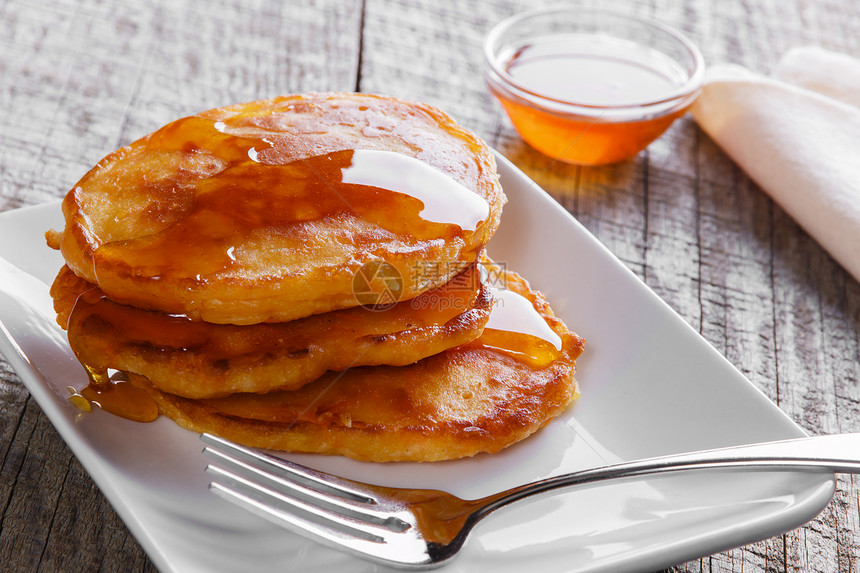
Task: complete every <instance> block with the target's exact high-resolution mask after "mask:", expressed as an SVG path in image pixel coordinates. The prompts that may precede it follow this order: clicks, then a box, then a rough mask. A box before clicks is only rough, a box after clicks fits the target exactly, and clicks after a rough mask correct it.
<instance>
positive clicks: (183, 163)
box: [49, 93, 505, 324]
mask: <svg viewBox="0 0 860 573" xmlns="http://www.w3.org/2000/svg"><path fill="white" fill-rule="evenodd" d="M416 160H419V161H416ZM428 170H429V171H428ZM504 202H505V197H504V193H503V192H502V189H501V186H500V185H499V183H498V180H497V174H496V169H495V161H494V158H493V156H492V154H491V152H490V150H489V149H488V148H487V146H486V145H485V144H484V143H483V142H482V141H481V140H480V139H478V138H477V137H476V136H474V135H472V134H471V133H469V132H468V131H466V130H464V129H463V128H461V127H460V126H458V125H457V124H456V123H455V122H454V120H452V119H451V118H450V117H448V116H447V115H446V114H444V113H442V112H441V111H439V110H437V109H435V108H433V107H431V106H428V105H425V104H420V103H412V102H406V101H402V100H398V99H394V98H389V97H381V96H371V95H365V94H352V93H319V94H307V95H292V96H285V97H279V98H275V99H271V100H263V101H257V102H251V103H246V104H240V105H233V106H228V107H223V108H218V109H213V110H209V111H206V112H203V113H200V114H198V115H195V116H191V117H187V118H183V119H180V120H177V121H175V122H173V123H170V124H168V125H166V126H164V127H163V128H161V129H159V130H158V131H156V132H154V133H152V134H150V135H147V136H146V137H143V138H142V139H139V140H137V141H135V142H134V143H132V144H130V145H128V146H126V147H123V148H122V149H119V150H118V151H116V152H114V153H112V154H110V155H108V156H107V157H105V158H104V159H103V160H102V161H100V162H99V164H98V165H96V166H95V167H94V168H93V169H92V170H91V171H90V172H89V173H87V174H86V175H85V176H84V177H83V178H82V179H81V180H80V181H79V182H78V183H77V184H76V185H75V186H74V187H73V188H72V189H71V191H69V193H68V194H67V195H66V198H65V200H64V202H63V213H64V215H65V220H66V224H65V229H64V230H63V232H62V236H61V237H60V236H57V234H54V236H52V237H49V243H57V242H59V243H60V246H61V251H62V253H63V256H64V258H65V259H66V262H67V264H68V266H69V267H70V268H71V269H72V270H73V271H74V272H75V274H77V275H79V276H81V277H83V278H84V279H86V280H87V281H89V282H91V283H94V284H97V285H98V286H99V288H100V289H101V290H102V291H104V293H105V294H106V295H107V296H108V297H110V298H111V299H112V300H115V301H117V302H121V303H124V304H129V305H133V306H137V307H140V308H145V309H151V310H157V311H161V312H165V313H169V314H182V315H185V316H188V317H189V318H191V319H193V320H204V321H207V322H214V323H233V324H253V323H259V322H281V321H288V320H293V319H297V318H301V317H305V316H308V315H311V314H316V313H321V312H327V311H331V310H335V309H340V308H348V307H353V306H356V304H357V302H356V298H355V296H354V295H353V284H352V281H353V277H354V275H355V274H356V272H358V271H359V270H360V269H361V268H362V266H363V265H365V264H367V263H370V262H372V261H385V262H387V263H388V264H390V265H393V267H394V268H396V269H397V271H399V272H400V274H401V275H402V278H403V284H402V292H400V293H399V299H400V300H406V299H409V298H412V297H414V296H417V295H418V294H420V293H422V292H426V291H428V290H431V289H433V288H436V287H438V286H440V285H442V284H444V283H445V282H447V281H448V280H450V279H451V278H452V277H453V276H454V275H455V274H456V273H457V272H459V271H460V270H462V269H463V268H464V267H465V266H466V265H468V264H469V263H471V262H473V261H475V260H476V259H477V257H478V253H479V252H480V250H481V249H482V248H483V246H484V245H485V244H486V243H487V241H489V239H490V237H491V236H492V234H493V232H494V231H495V229H496V227H497V226H498V223H499V217H500V215H501V210H502V206H503V204H504ZM429 261H444V262H445V263H446V269H445V272H444V273H441V274H439V275H438V276H435V277H433V278H432V280H429V279H427V277H423V278H419V277H417V276H416V273H415V272H414V271H415V269H416V268H417V267H418V266H420V264H422V263H426V262H429Z"/></svg>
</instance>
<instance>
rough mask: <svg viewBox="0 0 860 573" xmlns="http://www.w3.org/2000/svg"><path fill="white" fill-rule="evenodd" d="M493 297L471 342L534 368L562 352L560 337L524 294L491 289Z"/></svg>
mask: <svg viewBox="0 0 860 573" xmlns="http://www.w3.org/2000/svg"><path fill="white" fill-rule="evenodd" d="M492 292H493V296H494V297H495V299H496V302H495V304H494V305H493V310H492V311H491V312H490V320H489V322H487V325H486V327H484V332H483V334H481V336H480V338H478V339H477V340H476V341H475V342H473V343H471V345H472V346H477V347H483V348H488V349H490V350H493V351H496V352H501V353H502V354H507V355H508V356H511V357H513V358H515V359H517V360H518V361H520V362H522V363H524V364H527V365H528V366H531V367H534V368H544V367H546V366H549V364H551V363H552V362H553V361H554V360H557V359H558V358H559V356H560V355H561V350H562V340H561V337H560V336H559V335H558V333H557V332H555V331H554V330H553V329H552V328H551V327H550V325H549V324H548V323H547V321H546V319H544V317H543V316H541V315H540V313H539V312H538V311H537V310H536V309H535V307H534V305H533V304H532V302H531V301H530V300H529V299H527V298H526V297H524V296H522V295H521V294H518V293H516V292H514V291H511V290H503V289H498V288H493V289H492Z"/></svg>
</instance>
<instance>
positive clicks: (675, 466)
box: [475, 433, 860, 518]
mask: <svg viewBox="0 0 860 573" xmlns="http://www.w3.org/2000/svg"><path fill="white" fill-rule="evenodd" d="M728 467H743V468H823V469H827V470H830V471H832V472H834V473H860V433H854V434H834V435H830V436H814V437H809V438H797V439H792V440H781V441H775V442H761V443H757V444H750V445H745V446H732V447H727V448H719V449H714V450H702V451H697V452H689V453H683V454H674V455H668V456H661V457H657V458H649V459H644V460H637V461H632V462H624V463H619V464H614V465H609V466H603V467H598V468H593V469H588V470H583V471H579V472H574V473H569V474H564V475H560V476H554V477H550V478H547V479H543V480H540V481H536V482H532V483H530V484H526V485H523V486H519V487H515V488H512V489H509V490H507V491H505V492H502V493H500V494H496V495H494V496H490V497H488V498H484V501H485V502H486V504H485V505H483V504H482V505H483V507H482V508H481V510H479V511H478V512H476V513H477V514H478V515H475V517H477V518H480V517H483V516H484V515H486V514H487V513H489V512H491V511H493V510H495V509H498V508H499V507H502V506H504V505H507V504H509V503H513V502H514V501H518V500H520V499H524V498H526V497H531V496H533V495H537V494H539V493H544V492H547V491H550V490H555V489H559V488H564V487H569V486H574V485H581V484H587V483H594V482H599V481H604V480H608V479H614V478H621V477H634V476H642V475H653V474H661V473H668V472H677V471H682V470H697V469H706V468H728Z"/></svg>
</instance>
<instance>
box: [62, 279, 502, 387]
mask: <svg viewBox="0 0 860 573" xmlns="http://www.w3.org/2000/svg"><path fill="white" fill-rule="evenodd" d="M479 275H480V273H479V269H478V268H477V264H475V263H473V264H472V265H469V266H468V267H467V268H466V269H465V270H464V271H462V272H461V273H460V274H458V275H457V276H456V277H454V279H452V280H451V281H450V282H448V283H446V284H444V285H442V286H441V287H439V288H437V289H434V290H432V291H429V292H426V293H424V294H422V295H420V296H419V297H417V298H414V299H411V300H408V301H402V302H400V303H397V304H394V305H393V306H390V307H388V308H385V309H384V310H380V309H377V308H365V307H363V306H359V307H354V308H350V309H343V310H337V311H332V312H328V313H323V314H317V315H313V316H310V317H306V318H303V319H298V320H294V321H290V322H285V323H261V324H253V325H243V326H237V325H231V324H212V323H206V322H195V321H191V320H189V319H188V318H187V317H184V316H176V315H167V314H164V313H161V312H156V311H149V310H143V309H139V308H136V307H132V306H127V305H122V304H119V303H116V302H114V301H112V300H110V299H109V298H107V297H106V296H105V295H104V293H103V292H102V291H101V290H100V289H99V288H98V287H96V286H95V285H93V284H92V283H89V282H87V281H85V280H84V279H82V278H80V277H78V276H77V275H75V274H74V273H73V272H72V271H71V270H70V269H69V268H68V267H63V268H62V269H61V270H60V273H59V274H58V275H57V278H56V279H55V281H54V284H53V285H52V287H51V296H52V297H53V299H54V308H55V310H56V311H57V322H58V323H59V324H60V326H62V327H63V328H65V329H67V330H68V337H69V345H70V346H71V348H72V350H73V351H74V353H75V355H76V356H77V357H78V359H79V360H80V361H81V363H83V364H85V365H86V366H87V368H88V369H89V370H90V371H93V372H105V371H106V370H108V369H115V370H121V371H126V372H134V373H136V374H140V375H143V376H145V377H147V378H148V379H149V380H150V381H151V382H152V384H154V385H155V386H156V387H158V388H159V389H160V390H162V391H164V392H169V393H172V394H176V395H179V396H184V397H188V398H208V397H214V396H223V395H226V394H232V393H234V392H268V391H270V390H273V389H275V388H279V389H282V390H291V389H296V388H300V387H302V386H303V385H305V384H307V383H309V382H312V381H314V380H316V379H317V378H319V377H320V376H322V375H323V374H325V372H326V371H328V370H332V371H340V370H344V369H346V368H349V367H352V366H363V365H376V364H390V365H405V364H412V363H414V362H416V361H418V360H420V359H422V358H425V357H427V356H430V355H432V354H436V353H438V352H442V351H443V350H446V349H448V348H451V347H454V346H458V345H460V344H464V343H466V342H469V341H472V340H474V339H476V338H477V337H478V336H480V335H481V332H482V331H483V329H484V326H485V324H486V323H487V321H488V320H489V317H490V307H491V304H492V295H491V294H490V292H489V287H488V286H486V285H484V284H483V283H482V281H481V279H480V276H479Z"/></svg>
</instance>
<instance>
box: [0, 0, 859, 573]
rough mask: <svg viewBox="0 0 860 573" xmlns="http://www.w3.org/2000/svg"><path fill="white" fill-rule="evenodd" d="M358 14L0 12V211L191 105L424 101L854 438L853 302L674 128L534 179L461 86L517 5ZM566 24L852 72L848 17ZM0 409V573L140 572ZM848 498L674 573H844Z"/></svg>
mask: <svg viewBox="0 0 860 573" xmlns="http://www.w3.org/2000/svg"><path fill="white" fill-rule="evenodd" d="M545 3H549V2H545ZM362 4H363V3H362V2H361V1H360V0H354V1H352V2H348V3H341V2H336V1H334V0H331V1H325V2H314V1H308V2H301V3H277V2H263V1H257V2H238V1H236V0H219V1H216V2H210V3H191V2H159V3H133V2H130V1H129V0H115V1H111V2H103V3H102V2H96V1H94V0H79V1H75V0H66V1H63V2H60V1H57V2H44V3H41V4H36V3H28V2H24V1H23V0H6V2H5V3H4V4H2V5H0V108H2V109H3V110H4V113H3V114H0V209H8V208H13V207H17V206H21V205H25V204H32V203H38V202H41V201H46V200H48V199H51V198H55V197H59V196H61V195H62V194H63V193H64V192H65V190H66V189H67V188H68V187H69V186H70V185H71V184H73V183H74V181H75V180H76V179H77V178H78V177H79V176H80V175H82V174H83V173H84V172H85V171H86V169H88V168H89V167H90V166H91V165H92V164H93V163H95V162H96V161H97V160H98V159H99V158H101V157H102V156H103V155H104V154H105V153H107V152H109V151H111V150H112V149H114V148H116V147H118V146H119V145H122V144H124V143H127V142H129V141H131V140H132V139H134V138H136V137H139V136H140V135H143V134H145V133H147V132H148V131H151V130H152V129H154V128H156V127H158V126H159V125H161V124H163V123H165V122H166V121H169V120H171V119H173V118H175V117H178V116H180V115H184V114H187V113H192V112H194V111H198V110H200V109H205V108H207V107H212V106H216V105H223V104H225V103H230V102H236V101H243V100H250V99H256V98H259V97H268V96H272V95H277V94H279V93H284V92H291V91H304V90H312V89H354V88H356V87H357V88H360V89H361V90H362V91H369V92H383V93H388V94H392V95H399V96H403V97H408V98H414V99H420V100H424V101H427V102H429V103H432V104H435V105H438V106H439V107H441V108H443V109H445V110H447V111H448V112H449V113H451V114H452V115H454V116H455V117H456V118H457V119H458V120H459V121H461V122H462V123H463V124H465V125H466V126H467V127H469V128H471V129H474V130H476V131H477V132H478V133H479V134H481V135H482V136H483V137H485V138H486V139H487V141H488V142H489V143H490V144H491V145H493V146H495V147H497V148H498V149H500V150H501V151H502V152H503V153H504V154H505V155H506V156H508V157H509V158H511V159H512V160H513V161H514V162H515V163H516V164H517V165H518V166H520V167H521V168H522V169H523V170H524V171H526V173H527V174H528V175H530V176H531V177H532V178H533V179H535V180H536V181H537V182H538V183H539V184H540V185H541V186H543V187H544V188H545V189H547V191H549V192H550V193H551V194H552V195H553V196H554V197H555V198H556V199H557V200H558V201H559V202H560V203H561V204H562V205H564V206H565V207H566V208H567V209H568V210H570V211H571V212H573V213H574V214H576V215H577V216H578V217H579V219H580V220H581V221H582V222H583V223H584V224H585V225H586V226H587V227H588V228H589V229H590V230H591V231H592V232H593V233H594V234H595V235H596V236H597V237H598V238H599V239H600V240H601V241H603V242H604V243H605V244H606V245H607V246H608V247H609V248H610V249H611V250H612V251H613V252H615V253H616V254H617V255H618V256H619V258H621V260H622V261H624V263H625V264H627V265H628V266H629V267H630V268H631V269H632V270H633V271H634V272H635V273H636V274H637V275H638V276H640V277H641V278H643V279H644V280H645V281H646V282H647V283H648V284H649V285H650V286H651V287H652V288H653V289H655V290H656V291H657V292H658V293H659V294H660V295H661V296H662V297H663V298H664V299H665V300H667V302H668V303H669V304H670V305H671V306H672V307H673V308H675V309H676V310H677V311H678V312H679V313H680V314H681V315H682V316H683V317H684V318H685V319H686V320H687V321H688V322H689V323H690V324H691V325H693V326H694V327H695V328H697V329H699V330H700V332H702V334H703V335H704V336H705V337H706V338H707V339H708V340H709V341H710V342H711V343H712V344H713V345H714V346H715V347H716V348H717V349H718V350H720V351H721V352H723V353H724V354H725V355H726V356H727V357H728V358H729V360H730V361H731V362H733V363H734V364H735V365H736V366H738V368H740V369H741V371H743V372H744V373H745V374H746V375H747V376H748V377H749V378H750V380H751V381H752V382H753V383H754V384H756V385H757V386H758V387H759V388H761V389H762V390H763V391H764V392H765V393H766V394H767V395H768V396H769V397H771V398H772V399H773V400H774V401H776V402H777V403H778V404H779V405H780V407H782V408H783V409H784V410H785V411H786V412H787V413H788V414H789V415H791V416H792V417H793V418H794V419H795V420H797V421H798V422H799V423H801V425H803V426H804V427H806V428H807V429H808V430H809V431H811V432H815V433H822V432H837V431H858V430H860V384H858V378H860V366H858V363H860V343H858V332H860V286H858V284H857V283H856V281H854V280H853V279H851V278H850V277H848V276H847V275H846V274H845V272H844V271H843V270H842V269H841V268H839V267H838V266H837V265H835V263H833V261H832V260H831V259H830V258H829V257H828V256H827V255H826V253H824V252H823V251H822V250H821V249H820V248H818V246H817V245H815V243H814V242H813V241H812V240H811V239H809V237H808V236H806V235H805V233H803V231H802V230H800V229H799V228H798V227H797V226H796V225H794V223H793V222H792V221H791V220H790V219H788V217H787V216H786V215H785V214H784V213H783V212H782V211H781V210H780V209H779V208H778V207H777V206H774V205H773V204H772V202H770V200H769V199H768V198H767V197H766V195H764V194H763V193H762V192H761V190H759V189H758V188H757V187H756V186H755V185H754V184H753V183H751V182H750V181H749V179H748V178H746V177H745V176H744V175H743V173H741V172H740V171H739V170H738V169H737V168H736V167H735V166H734V165H733V164H732V162H731V161H730V160H729V159H728V158H727V157H726V156H725V155H724V154H722V153H721V152H720V151H719V149H718V148H716V146H715V145H714V144H713V142H711V141H710V140H709V139H708V138H707V137H706V136H704V135H702V134H700V132H699V131H698V129H697V128H696V127H695V125H694V124H693V123H692V122H691V121H690V120H684V121H682V122H679V123H678V124H676V125H675V126H674V127H673V128H672V130H670V132H668V133H667V134H666V135H665V136H664V137H663V138H661V139H660V140H659V141H657V142H656V143H655V144H654V145H652V146H651V148H650V149H649V150H648V152H647V153H645V154H643V155H641V156H640V157H638V158H636V159H635V160H633V161H630V162H626V163H623V164H620V165H618V166H610V167H605V168H579V167H571V166H564V165H560V164H557V163H553V162H551V161H549V160H547V159H546V158H545V157H543V156H541V155H540V154H538V153H536V152H534V151H533V150H531V149H530V148H528V147H527V146H525V145H524V144H523V143H522V142H521V141H520V140H519V138H518V137H517V136H516V134H515V133H514V132H513V130H512V129H511V127H510V125H509V123H508V122H507V120H506V118H505V117H504V115H503V114H502V112H501V110H500V109H499V107H498V106H497V105H496V104H495V102H493V101H492V98H491V97H490V96H489V95H488V94H487V93H486V90H485V89H484V86H483V80H482V78H481V54H480V44H481V41H482V38H483V36H484V34H485V33H486V32H487V31H488V30H489V28H490V27H491V26H492V24H493V23H495V22H496V21H498V20H500V19H501V18H503V17H504V16H507V15H509V14H512V13H514V12H517V11H520V10H522V9H525V8H528V7H532V6H534V5H535V4H534V3H533V2H527V1H525V0H516V1H499V2H482V1H478V0H469V1H466V2H460V3H437V2H432V1H430V0H421V1H415V0H398V1H393V0H392V1H387V0H386V1H382V0H366V6H365V13H364V14H363V15H362ZM582 5H601V6H605V7H609V8H614V9H617V10H621V11H630V12H635V13H639V14H642V15H646V16H651V17H655V18H658V19H660V20H662V21H664V22H667V23H669V24H672V25H675V26H677V27H679V28H681V29H683V30H684V31H685V32H686V33H688V34H689V35H690V37H691V38H692V39H693V40H694V41H696V42H697V43H698V44H699V45H700V46H701V47H702V49H703V51H704V52H705V55H706V58H707V60H708V61H709V62H711V63H715V62H723V61H730V62H736V63H740V64H743V65H746V66H749V67H750V68H753V69H756V70H759V71H763V72H767V71H769V70H770V69H772V68H773V66H774V64H775V63H776V61H777V59H778V58H779V56H780V55H781V54H782V53H783V52H784V51H785V50H787V49H788V48H790V47H793V46H796V45H802V44H807V43H815V44H819V45H823V46H824V47H828V48H831V49H837V50H843V51H847V52H849V53H854V54H855V55H860V35H857V34H856V30H857V29H858V28H860V6H858V5H857V4H856V3H852V2H849V1H847V0H825V1H823V2H811V1H808V0H796V1H792V2H768V1H759V2H746V1H742V0H732V1H729V2H720V3H713V2H709V1H707V0H685V1H682V2H678V1H673V0H650V1H649V2H642V3H632V2H629V1H627V0H613V1H610V2H599V1H598V0H591V1H586V2H583V3H582ZM189 22H191V23H193V25H189V24H188V23H189ZM362 25H363V29H362ZM359 53H361V59H360V60H359ZM359 70H360V75H359ZM0 401H2V404H3V408H2V409H0V439H2V442H0V456H2V457H0V460H2V465H0V510H2V512H0V562H2V563H4V566H5V565H6V563H7V560H6V558H7V556H10V558H11V559H13V561H9V563H12V564H13V565H12V570H31V566H33V565H36V566H38V567H41V568H42V570H46V571H48V570H56V569H63V567H62V565H63V564H64V563H67V562H68V561H66V560H68V559H70V558H71V556H73V555H74V554H75V553H74V551H75V549H76V547H77V546H78V545H80V547H81V548H82V549H83V550H84V552H85V553H86V555H84V556H83V557H82V559H83V561H81V562H80V563H82V564H83V568H85V569H97V568H107V569H111V568H118V569H124V568H126V567H125V566H126V565H128V568H129V569H139V568H142V569H144V570H147V569H149V568H151V564H148V562H147V561H146V559H145V557H144V556H143V554H142V552H140V550H139V548H138V547H137V546H136V544H135V543H134V542H133V540H131V539H130V538H129V537H128V535H127V533H126V532H125V529H124V527H123V526H122V525H121V523H120V522H119V521H118V519H117V518H116V516H115V514H114V513H113V512H112V510H111V509H110V508H109V506H107V504H106V503H105V502H104V500H103V498H102V497H101V496H100V494H99V493H98V492H97V491H96V490H95V489H94V488H93V487H92V483H91V481H89V478H87V477H86V476H85V475H84V474H83V473H82V470H81V469H80V467H79V466H78V465H77V462H76V461H74V460H73V459H72V458H71V457H70V454H69V453H68V452H67V451H66V450H65V448H64V446H62V444H61V443H60V441H59V438H58V437H57V435H56V433H55V432H54V431H53V430H52V429H51V428H50V427H49V424H47V422H46V421H45V420H44V419H43V418H42V417H41V416H39V415H38V408H37V407H36V406H35V405H34V404H32V401H28V399H27V395H26V392H25V390H24V389H23V387H22V386H21V384H20V381H18V380H17V379H16V378H15V377H14V375H13V374H12V373H11V371H10V370H9V369H8V366H7V365H6V364H5V363H0ZM40 464H47V465H44V466H40ZM858 484H860V482H858V480H857V478H840V480H839V482H838V491H837V494H836V497H835V499H834V502H833V503H832V504H831V505H830V506H829V507H828V508H827V510H826V511H825V512H824V513H823V514H822V515H821V516H820V517H819V518H817V519H816V520H815V521H813V522H812V523H811V524H809V525H808V526H805V527H803V528H800V529H797V530H795V531H793V532H790V533H789V534H788V535H785V536H779V537H775V538H773V539H770V540H766V541H764V542H761V543H756V544H752V545H749V546H746V547H743V548H739V549H736V550H733V551H727V552H724V553H721V554H717V555H713V556H709V557H705V558H703V559H700V560H696V561H694V562H691V563H687V564H683V565H679V566H678V567H676V568H673V570H675V571H733V572H737V571H789V570H792V571H794V570H822V571H831V570H832V571H840V572H842V571H858V570H860V539H858V536H860V523H858V522H860V510H858V498H860V488H858ZM46 490H47V491H46ZM49 516H50V517H51V518H52V519H53V521H49ZM96 517H97V518H96ZM32 519H35V520H36V522H35V525H34V524H33V522H32V521H29V520H32ZM102 523H104V525H101V524H102ZM26 536H29V541H28V542H27V543H29V545H27V544H26V543H25V546H24V547H25V551H24V552H23V553H22V554H21V557H19V558H16V557H15V555H14V554H13V553H12V549H13V547H16V546H17V544H18V543H19V542H21V541H23V540H24V537H26ZM90 538H93V539H95V540H97V541H87V540H88V539H90ZM14 559H18V560H17V561H14Z"/></svg>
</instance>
